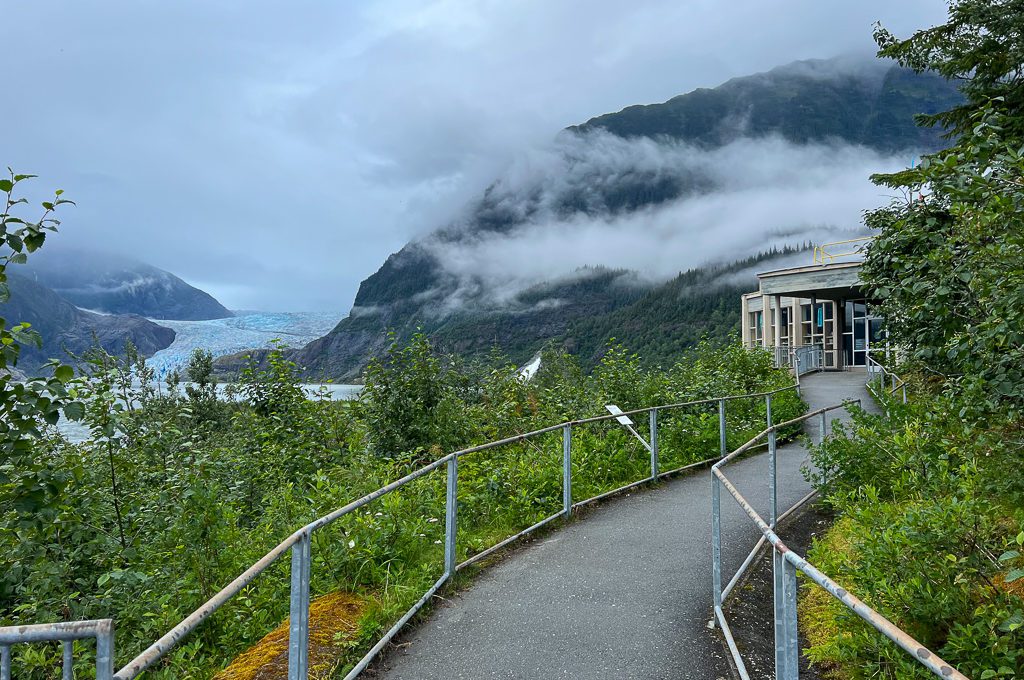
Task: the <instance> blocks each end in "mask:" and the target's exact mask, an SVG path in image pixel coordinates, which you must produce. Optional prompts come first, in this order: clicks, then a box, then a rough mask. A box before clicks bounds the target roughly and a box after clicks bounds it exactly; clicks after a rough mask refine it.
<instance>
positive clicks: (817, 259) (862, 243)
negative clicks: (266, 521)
mask: <svg viewBox="0 0 1024 680" xmlns="http://www.w3.org/2000/svg"><path fill="white" fill-rule="evenodd" d="M873 240H874V237H873V236H862V237H860V238H851V239H847V240H845V241H832V242H831V243H822V244H821V245H820V246H814V264H826V262H825V260H826V259H827V260H828V262H827V264H832V263H833V262H835V260H836V258H837V257H849V256H852V255H861V254H863V253H864V248H865V247H866V246H867V244H868V243H870V242H871V241H873ZM851 243H857V244H859V245H858V246H855V247H853V248H852V249H850V250H848V251H847V252H842V253H830V252H828V251H827V250H826V248H831V247H833V246H846V245H849V244H851Z"/></svg>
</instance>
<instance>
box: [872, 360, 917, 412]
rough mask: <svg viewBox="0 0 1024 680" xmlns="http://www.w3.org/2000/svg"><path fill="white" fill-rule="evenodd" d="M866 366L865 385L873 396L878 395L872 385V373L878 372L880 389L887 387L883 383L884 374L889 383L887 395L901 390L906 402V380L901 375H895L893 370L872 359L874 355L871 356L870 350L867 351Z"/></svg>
mask: <svg viewBox="0 0 1024 680" xmlns="http://www.w3.org/2000/svg"><path fill="white" fill-rule="evenodd" d="M866 367H867V374H868V380H867V386H868V389H870V390H871V391H872V392H873V393H874V396H876V397H878V396H879V395H878V393H877V392H875V390H874V387H873V385H872V382H871V381H872V380H873V378H874V375H875V374H876V373H878V374H880V375H881V383H882V389H883V390H884V389H887V388H886V385H885V380H886V376H888V377H889V380H890V384H889V387H888V390H889V396H893V395H895V394H896V392H898V391H900V390H902V391H903V403H904V404H906V403H907V381H906V380H904V379H903V378H902V377H900V376H899V375H897V374H896V373H894V372H893V371H890V370H889V369H887V368H886V367H885V366H884V365H882V364H880V363H879V362H878V361H876V360H875V359H874V357H872V356H871V354H870V352H869V353H867V363H866Z"/></svg>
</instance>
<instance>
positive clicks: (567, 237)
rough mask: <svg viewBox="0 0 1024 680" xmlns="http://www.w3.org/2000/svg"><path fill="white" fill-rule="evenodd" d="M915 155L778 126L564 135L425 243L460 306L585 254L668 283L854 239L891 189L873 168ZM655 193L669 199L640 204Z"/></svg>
mask: <svg viewBox="0 0 1024 680" xmlns="http://www.w3.org/2000/svg"><path fill="white" fill-rule="evenodd" d="M911 157H912V154H911V153H910V152H908V153H907V154H902V155H899V156H886V155H883V154H880V153H878V152H875V151H873V150H871V149H867V148H865V147H859V146H852V145H849V144H842V143H838V142H837V143H822V144H808V145H797V144H793V143H790V142H787V141H786V140H783V139H781V138H778V137H766V138H758V139H753V138H741V139H738V140H737V141H735V142H733V143H730V144H728V145H726V146H723V147H720V148H716V149H711V150H707V149H698V148H695V147H693V146H689V145H685V144H679V143H673V142H669V141H660V142H659V141H654V140H650V139H646V138H644V139H635V140H627V139H622V138H620V137H616V136H614V135H611V134H608V133H604V132H597V133H588V134H585V135H578V134H566V135H563V136H561V137H560V138H559V140H558V141H557V142H556V144H554V145H553V146H552V147H550V148H547V149H541V150H534V151H530V152H528V153H525V154H524V155H523V156H522V157H521V158H520V159H519V160H518V161H517V162H516V163H515V164H514V165H513V167H512V168H511V169H510V171H509V172H508V173H506V175H505V176H504V177H503V178H502V179H501V180H500V181H499V182H498V183H496V184H495V185H494V186H493V187H491V189H490V190H489V191H488V195H487V197H486V198H485V199H484V201H483V203H482V204H480V205H477V206H475V209H474V212H473V214H472V216H470V217H467V218H466V219H465V220H464V221H463V223H462V224H461V225H460V226H459V227H456V228H454V229H453V230H449V231H448V232H447V233H446V234H444V235H443V236H437V237H433V238H430V239H427V240H426V241H424V242H423V243H422V245H423V247H425V248H427V249H428V250H429V251H430V252H431V254H432V255H433V256H434V257H435V258H436V259H437V260H438V261H439V262H440V263H441V265H442V267H443V268H444V270H445V271H446V272H447V273H448V274H450V275H452V276H453V277H454V278H455V280H457V281H458V282H459V285H458V288H459V290H458V292H457V293H456V294H455V295H454V296H452V297H450V298H449V300H448V304H447V305H446V306H448V307H451V306H452V305H456V306H457V305H458V304H463V303H464V302H465V301H466V300H469V299H474V300H477V301H479V302H484V301H486V302H487V303H489V304H502V303H503V302H507V301H509V300H511V299H512V298H513V297H514V296H515V295H516V294H517V293H518V292H520V291H522V290H524V289H525V288H528V287H529V286H531V285H535V284H537V283H538V282H542V281H552V280H558V279H560V278H563V277H571V276H576V275H578V272H579V271H580V270H581V268H582V267H585V266H587V265H597V266H604V267H609V268H616V269H618V268H623V269H630V270H635V271H636V272H638V273H639V275H640V276H641V277H642V278H644V279H646V280H648V281H651V282H656V281H662V280H665V279H668V278H670V277H672V276H674V275H676V274H677V273H679V272H680V271H682V270H686V269H689V268H693V267H697V266H701V265H704V264H708V263H713V262H730V261H734V260H738V259H741V258H744V257H747V256H749V255H753V254H755V253H757V252H761V251H765V250H768V249H770V248H772V247H774V246H780V247H781V246H785V245H796V244H801V243H804V242H807V241H811V242H815V243H819V242H823V241H829V240H836V239H841V238H849V237H850V235H851V232H856V231H858V230H859V229H860V226H859V225H860V217H861V213H862V212H863V211H864V210H865V209H868V208H871V207H874V206H877V205H880V204H881V203H884V202H885V201H886V200H887V195H886V194H885V190H884V189H881V188H879V187H876V186H875V185H873V184H872V183H871V182H870V180H869V179H868V177H869V175H870V174H872V173H875V172H886V171H893V170H897V169H899V168H902V167H905V166H906V165H907V164H908V162H909V159H910V158H911ZM645 191H646V192H648V194H645V193H644V192H645ZM645 197H646V198H647V199H648V200H649V199H651V198H652V197H653V199H654V200H655V201H660V202H656V203H654V204H651V205H647V206H644V207H640V208H638V209H631V203H630V202H631V201H634V200H635V201H642V200H644V199H645ZM481 215H483V216H484V217H485V218H486V219H484V220H482V219H481ZM481 224H484V225H485V226H483V227H481Z"/></svg>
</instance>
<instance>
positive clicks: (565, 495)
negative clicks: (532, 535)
mask: <svg viewBox="0 0 1024 680" xmlns="http://www.w3.org/2000/svg"><path fill="white" fill-rule="evenodd" d="M562 513H563V514H565V516H566V517H568V516H569V515H570V514H571V513H572V425H566V426H564V427H563V428H562Z"/></svg>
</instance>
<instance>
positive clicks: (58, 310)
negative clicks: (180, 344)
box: [0, 270, 174, 375]
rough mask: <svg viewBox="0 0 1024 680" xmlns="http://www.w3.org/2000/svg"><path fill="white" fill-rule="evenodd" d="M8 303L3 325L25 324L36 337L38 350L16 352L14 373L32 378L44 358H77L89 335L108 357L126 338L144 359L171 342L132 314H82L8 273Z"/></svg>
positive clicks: (2, 309)
mask: <svg viewBox="0 0 1024 680" xmlns="http://www.w3.org/2000/svg"><path fill="white" fill-rule="evenodd" d="M7 276H8V285H9V287H10V291H11V299H10V301H9V302H7V303H6V304H0V317H3V318H4V319H6V320H7V322H8V323H9V324H16V323H23V322H28V323H29V324H31V326H32V329H33V330H35V331H36V332H37V333H39V334H40V335H41V336H42V339H43V346H42V347H34V346H31V345H26V346H23V347H22V348H21V355H20V357H19V359H18V369H19V370H20V371H21V372H22V373H25V374H27V375H32V374H34V373H36V372H37V371H38V370H39V367H40V366H42V365H43V364H45V363H46V362H47V361H49V360H50V359H60V360H61V361H65V362H67V361H69V360H70V357H69V355H68V352H71V353H72V354H81V353H82V352H84V351H85V350H87V349H89V348H90V347H91V346H92V344H93V336H94V335H95V336H96V338H97V339H98V340H99V344H100V346H101V347H103V349H105V350H107V351H108V352H110V353H111V354H121V353H123V352H124V348H125V344H126V343H127V342H128V341H129V340H130V341H131V342H132V343H133V344H134V345H135V347H136V348H137V349H138V350H139V352H140V353H141V354H143V355H144V356H149V355H151V354H153V353H154V352H156V351H158V350H161V349H163V348H165V347H167V346H168V345H170V344H171V342H172V341H173V340H174V331H173V330H171V329H170V328H164V327H163V326H158V325H157V324H155V323H153V322H152V321H149V320H148V319H145V318H143V317H141V316H137V315H130V314H129V315H103V314H95V313H92V312H86V311H83V310H81V309H78V308H77V307H75V306H74V305H73V304H71V303H70V302H68V301H67V300H65V299H64V298H62V297H61V296H59V295H57V294H56V293H55V292H54V291H52V290H50V289H49V288H47V287H46V286H43V285H41V284H39V283H37V282H35V281H33V280H31V279H29V278H27V277H25V276H22V275H21V274H15V273H13V272H11V271H10V270H8V273H7Z"/></svg>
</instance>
